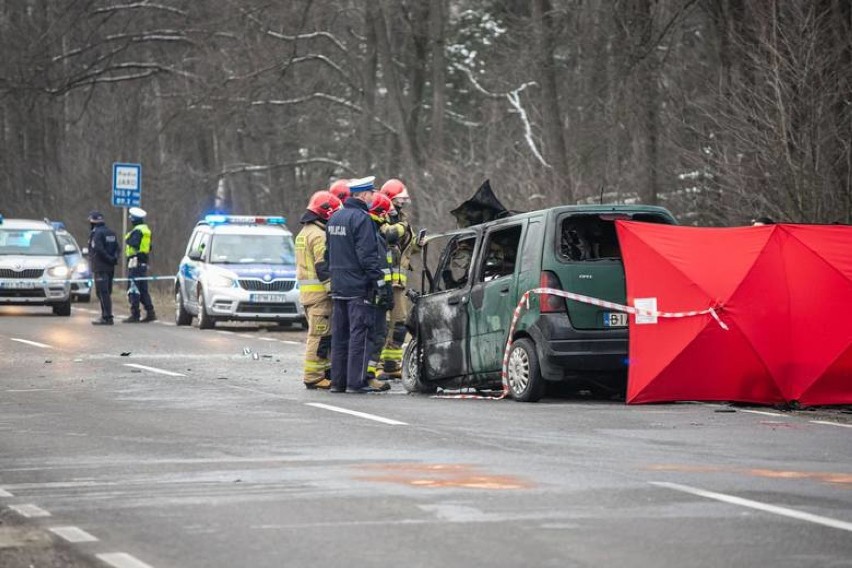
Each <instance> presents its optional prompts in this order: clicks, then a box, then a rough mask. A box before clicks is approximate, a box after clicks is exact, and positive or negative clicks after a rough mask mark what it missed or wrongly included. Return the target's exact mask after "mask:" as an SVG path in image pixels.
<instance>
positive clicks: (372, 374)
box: [367, 193, 394, 390]
mask: <svg viewBox="0 0 852 568" xmlns="http://www.w3.org/2000/svg"><path fill="white" fill-rule="evenodd" d="M391 210H393V204H392V203H391V200H390V198H389V197H388V196H387V195H384V194H383V193H377V194H376V195H374V196H373V202H372V203H371V204H370V211H369V213H370V218H371V219H372V220H373V223H375V224H376V230H377V231H378V232H379V256H380V257H382V256H384V258H385V262H383V263H382V272H384V274H385V286H390V285H391V267H392V266H393V257H392V254H391V251H390V249H389V248H388V245H387V243H386V242H385V238H384V236H383V235H382V232H381V229H382V227H383V226H384V225H385V224H386V223H387V218H388V214H389V213H390V211H391ZM393 301H394V299H393V296H391V297H390V302H391V303H392V302H393ZM392 309H393V305H390V304H389V303H388V301H382V302H380V303H378V304H377V305H376V321H375V324H374V327H373V333H372V336H371V338H370V350H369V354H370V358H369V360H368V362H367V382H368V383H370V384H372V385H374V386H378V388H380V389H381V390H388V389H390V384H388V383H387V382H383V381H380V382H373V379H375V378H377V377H376V373H377V372H378V369H379V361H380V357H381V354H382V347H383V346H384V344H385V337H386V336H387V334H388V322H387V317H388V312H389V311H390V310H392Z"/></svg>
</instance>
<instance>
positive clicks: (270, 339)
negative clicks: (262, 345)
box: [258, 337, 278, 341]
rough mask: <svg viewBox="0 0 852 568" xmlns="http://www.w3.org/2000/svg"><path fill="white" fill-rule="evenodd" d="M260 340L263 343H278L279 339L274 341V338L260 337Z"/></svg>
mask: <svg viewBox="0 0 852 568" xmlns="http://www.w3.org/2000/svg"><path fill="white" fill-rule="evenodd" d="M258 339H260V340H261V341H278V340H277V339H274V338H272V337H258Z"/></svg>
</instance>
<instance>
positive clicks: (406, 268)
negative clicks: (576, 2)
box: [381, 212, 417, 288]
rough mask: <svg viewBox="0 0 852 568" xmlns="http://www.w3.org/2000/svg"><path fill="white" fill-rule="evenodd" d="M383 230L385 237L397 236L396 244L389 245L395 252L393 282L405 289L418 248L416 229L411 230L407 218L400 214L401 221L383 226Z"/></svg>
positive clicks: (392, 264) (392, 270) (392, 263)
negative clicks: (412, 257) (415, 235)
mask: <svg viewBox="0 0 852 568" xmlns="http://www.w3.org/2000/svg"><path fill="white" fill-rule="evenodd" d="M381 230H382V233H384V234H385V235H388V234H389V233H395V234H396V237H397V239H396V244H393V245H388V249H389V250H390V251H391V252H393V258H392V262H391V281H392V282H393V285H394V286H395V287H398V288H405V287H406V285H407V284H408V276H409V275H410V273H411V255H412V254H413V253H414V252H416V250H415V249H416V248H417V247H416V243H415V242H414V241H415V238H414V229H412V228H411V224H410V223H409V222H408V219H407V216H406V215H404V214H403V213H402V212H400V218H399V221H397V222H396V223H394V224H393V225H390V224H387V225H383V226H382V228H381Z"/></svg>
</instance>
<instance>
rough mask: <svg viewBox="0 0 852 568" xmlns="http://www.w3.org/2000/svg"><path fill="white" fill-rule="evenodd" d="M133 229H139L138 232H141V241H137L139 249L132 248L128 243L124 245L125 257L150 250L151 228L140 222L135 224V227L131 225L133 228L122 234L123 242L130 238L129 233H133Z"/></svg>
mask: <svg viewBox="0 0 852 568" xmlns="http://www.w3.org/2000/svg"><path fill="white" fill-rule="evenodd" d="M133 231H139V232H140V233H142V242H141V243H139V249H138V250H137V249H135V248H133V247H132V246H130V245H125V247H124V255H125V256H126V257H127V258H130V257H131V256H135V255H136V254H138V253H140V252H144V253H145V254H147V253H149V252H151V228H150V227H149V226H148V225H146V224H145V223H141V224H139V225H136V226H135V227H133V229H132V230H131V231H130V232H129V233H127V234H126V235H124V242H125V243H126V242H127V239H129V238H130V235H132V234H133Z"/></svg>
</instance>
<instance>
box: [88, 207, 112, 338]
mask: <svg viewBox="0 0 852 568" xmlns="http://www.w3.org/2000/svg"><path fill="white" fill-rule="evenodd" d="M89 223H90V224H91V227H92V231H91V233H89V265H90V266H91V268H92V275H93V277H94V279H95V294H96V295H97V296H98V301H99V302H100V305H101V319H99V320H95V321H93V322H92V323H93V324H95V325H112V323H113V316H112V280H113V278H114V276H115V265H116V264H118V238H117V237H116V236H115V233H114V232H113V230H112V229H110V228H109V227H107V226H106V225H105V224H104V216H103V215H102V214H101V213H98V212H97V211H92V212H91V213H90V214H89Z"/></svg>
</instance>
